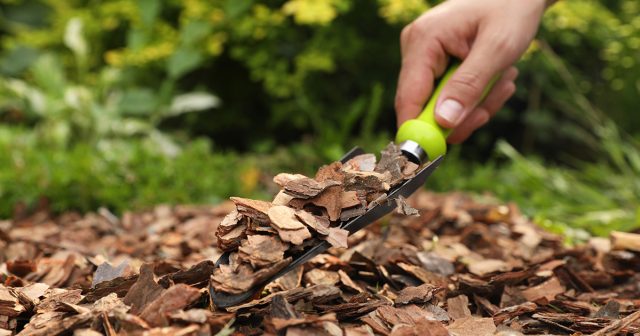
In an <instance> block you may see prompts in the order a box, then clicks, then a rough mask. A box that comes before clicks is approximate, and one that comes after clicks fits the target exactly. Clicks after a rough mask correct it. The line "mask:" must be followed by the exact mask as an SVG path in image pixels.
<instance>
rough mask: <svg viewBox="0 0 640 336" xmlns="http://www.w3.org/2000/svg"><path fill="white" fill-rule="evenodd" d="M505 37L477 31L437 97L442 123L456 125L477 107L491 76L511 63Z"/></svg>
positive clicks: (437, 109) (455, 126) (442, 124)
mask: <svg viewBox="0 0 640 336" xmlns="http://www.w3.org/2000/svg"><path fill="white" fill-rule="evenodd" d="M504 41H505V40H504V38H503V37H501V35H496V34H491V33H485V34H480V35H479V36H478V38H477V39H476V40H475V41H474V43H473V47H472V49H471V51H470V53H469V55H468V57H467V58H466V59H465V60H464V61H463V62H462V64H461V65H460V67H459V68H458V69H457V70H456V72H455V73H454V74H453V76H451V78H450V79H449V82H448V83H447V84H446V85H445V87H444V88H443V90H442V93H441V94H440V97H438V102H437V105H436V121H438V123H439V124H440V125H441V126H443V127H446V128H457V126H459V125H460V124H461V123H462V122H463V121H464V120H465V119H466V118H467V116H468V115H469V114H470V113H471V112H472V111H473V110H474V109H475V108H476V106H477V104H478V102H479V101H480V100H481V98H482V93H483V91H484V88H485V87H487V85H488V84H489V82H490V81H491V79H492V78H493V77H494V76H495V75H496V74H498V73H500V72H502V71H504V70H505V69H507V68H508V67H509V66H510V65H511V64H513V62H514V60H512V59H511V58H512V57H511V53H510V52H509V51H508V50H504V49H509V47H508V43H507V42H504ZM500 48H503V49H502V50H501V49H500Z"/></svg>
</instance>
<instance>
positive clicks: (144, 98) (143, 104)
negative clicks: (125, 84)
mask: <svg viewBox="0 0 640 336" xmlns="http://www.w3.org/2000/svg"><path fill="white" fill-rule="evenodd" d="M118 105H119V108H120V110H121V111H122V112H123V113H124V114H135V115H151V114H153V113H154V112H155V110H156V108H157V103H156V96H155V94H154V92H153V91H152V90H150V89H147V88H134V89H129V90H126V91H125V93H124V94H123V95H122V98H120V103H119V104H118Z"/></svg>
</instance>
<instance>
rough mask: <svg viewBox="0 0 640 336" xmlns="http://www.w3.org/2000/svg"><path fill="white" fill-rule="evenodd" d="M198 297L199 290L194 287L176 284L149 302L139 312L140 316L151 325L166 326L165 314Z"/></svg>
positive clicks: (186, 304)
mask: <svg viewBox="0 0 640 336" xmlns="http://www.w3.org/2000/svg"><path fill="white" fill-rule="evenodd" d="M199 297H200V291H199V290H198V289H196V288H193V287H190V286H187V285H184V284H177V285H175V286H173V287H170V288H169V289H167V290H166V291H164V292H163V293H162V294H161V295H160V296H158V297H157V298H156V299H155V300H153V301H152V302H151V303H149V304H148V305H147V306H146V307H145V308H144V309H143V310H142V312H141V313H140V317H141V318H143V319H144V320H145V321H147V322H148V323H149V325H152V326H167V325H168V324H169V321H168V319H167V315H168V314H170V313H172V312H175V311H177V310H180V309H184V308H185V307H186V306H188V305H189V304H191V303H192V302H193V301H195V300H196V299H198V298H199Z"/></svg>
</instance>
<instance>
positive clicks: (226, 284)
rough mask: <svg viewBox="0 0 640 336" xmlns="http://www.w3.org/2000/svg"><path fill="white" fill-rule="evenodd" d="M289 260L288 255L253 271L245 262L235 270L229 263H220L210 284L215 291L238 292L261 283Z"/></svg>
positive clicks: (289, 261)
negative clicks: (270, 264) (268, 265)
mask: <svg viewBox="0 0 640 336" xmlns="http://www.w3.org/2000/svg"><path fill="white" fill-rule="evenodd" d="M291 260H292V258H291V257H289V258H287V259H284V260H282V261H279V262H277V263H275V264H273V265H272V266H270V267H267V268H262V269H260V270H257V271H255V272H254V271H253V270H252V268H251V266H249V265H246V264H242V265H240V266H239V267H238V269H237V270H235V271H234V270H233V269H232V268H231V267H229V265H220V267H219V268H218V269H216V270H215V272H214V273H213V276H211V284H212V285H213V286H214V288H215V289H216V290H217V291H221V292H225V293H231V294H240V293H243V292H246V291H247V290H249V289H250V288H251V287H253V285H254V284H257V283H261V282H263V281H265V280H266V279H268V278H269V277H270V276H272V275H274V274H276V273H277V272H279V271H280V270H281V269H283V268H285V267H286V266H287V265H289V263H291Z"/></svg>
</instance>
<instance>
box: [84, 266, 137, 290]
mask: <svg viewBox="0 0 640 336" xmlns="http://www.w3.org/2000/svg"><path fill="white" fill-rule="evenodd" d="M128 266H129V263H128V262H127V261H123V262H121V263H120V265H118V266H117V267H113V265H111V264H110V263H108V262H103V263H102V264H100V265H98V268H97V269H96V271H95V273H94V274H93V280H91V287H95V286H96V285H97V284H99V283H101V282H103V281H109V280H113V279H115V278H117V277H121V276H123V275H124V272H125V271H126V270H127V267H128Z"/></svg>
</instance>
